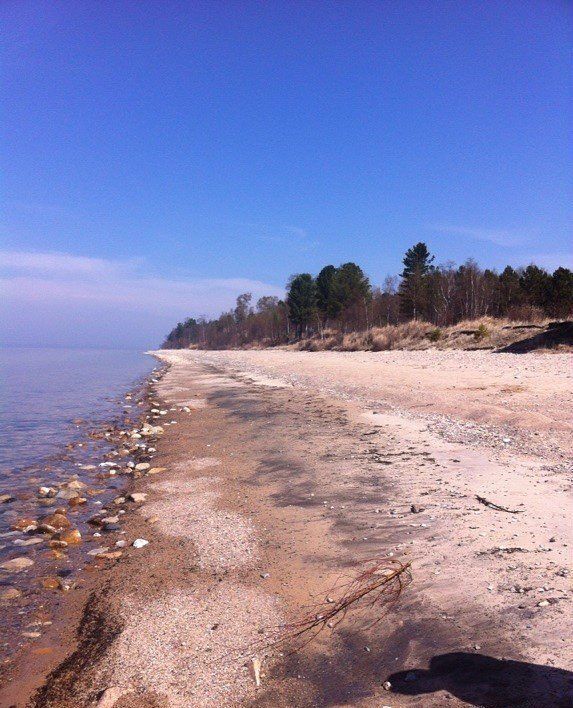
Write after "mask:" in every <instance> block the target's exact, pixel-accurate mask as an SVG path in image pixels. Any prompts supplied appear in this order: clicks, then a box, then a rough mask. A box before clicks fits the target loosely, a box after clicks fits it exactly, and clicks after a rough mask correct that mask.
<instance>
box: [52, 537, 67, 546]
mask: <svg viewBox="0 0 573 708" xmlns="http://www.w3.org/2000/svg"><path fill="white" fill-rule="evenodd" d="M67 545H68V544H67V543H66V541H61V540H58V539H53V540H52V541H49V542H48V546H49V547H50V548H66V547H67Z"/></svg>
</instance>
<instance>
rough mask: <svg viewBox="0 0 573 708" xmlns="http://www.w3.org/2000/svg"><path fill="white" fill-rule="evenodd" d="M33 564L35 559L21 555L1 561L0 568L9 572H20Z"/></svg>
mask: <svg viewBox="0 0 573 708" xmlns="http://www.w3.org/2000/svg"><path fill="white" fill-rule="evenodd" d="M33 565H34V561H33V560H32V559H31V558H26V557H25V556H20V557H19V558H12V560H8V561H4V563H0V568H1V569H2V570H5V571H6V572H8V573H20V572H21V571H22V570H26V568H30V567H31V566H33Z"/></svg>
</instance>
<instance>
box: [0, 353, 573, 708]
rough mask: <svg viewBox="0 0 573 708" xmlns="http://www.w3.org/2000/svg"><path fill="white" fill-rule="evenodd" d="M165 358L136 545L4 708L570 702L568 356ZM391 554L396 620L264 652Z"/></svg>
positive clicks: (101, 567)
mask: <svg viewBox="0 0 573 708" xmlns="http://www.w3.org/2000/svg"><path fill="white" fill-rule="evenodd" d="M156 355H157V356H158V357H159V358H160V359H161V360H163V361H164V362H167V363H168V364H169V370H168V371H167V373H166V374H165V376H164V377H163V378H162V379H161V380H160V381H159V382H158V383H157V384H156V385H154V387H153V389H152V390H153V392H152V394H151V395H152V399H153V398H154V397H155V398H157V400H158V401H160V402H161V405H162V406H164V407H165V408H166V410H168V411H169V412H168V414H167V415H166V416H164V417H163V418H162V424H163V423H166V425H164V433H163V435H162V436H161V437H160V438H159V439H158V442H157V453H156V454H155V455H154V457H153V466H154V467H155V468H160V470H161V468H164V469H162V470H161V471H158V472H157V473H156V474H153V475H148V476H144V477H142V478H141V479H139V480H136V481H135V488H136V489H137V492H140V493H143V494H146V495H147V497H146V498H145V500H144V501H142V502H141V503H139V504H137V505H136V506H137V508H136V510H135V511H131V510H128V513H126V514H125V517H124V521H123V522H122V523H123V527H124V529H125V530H126V531H127V534H126V538H127V539H128V541H129V543H130V544H131V543H132V542H133V540H134V539H136V538H142V539H145V540H147V541H149V543H148V544H147V545H145V546H143V547H141V548H134V547H133V546H131V545H129V546H127V548H126V550H125V552H124V553H123V555H122V557H121V558H120V559H118V560H98V561H97V562H96V563H95V567H96V568H97V570H92V572H91V573H90V574H89V575H90V578H89V582H86V584H85V586H83V588H82V589H81V590H79V591H78V592H77V593H75V596H74V597H73V598H71V599H70V601H69V602H68V606H67V609H66V610H65V612H63V615H62V618H61V621H60V623H55V625H54V629H53V633H54V635H53V636H51V637H47V639H50V640H51V641H52V644H56V643H58V642H59V646H60V650H59V652H57V653H56V654H55V655H53V654H51V655H48V656H47V657H46V658H44V659H42V658H41V657H40V658H39V656H40V655H36V656H28V657H22V658H21V662H20V668H19V670H18V671H16V673H15V674H14V676H13V678H12V681H11V682H10V684H9V685H8V686H7V687H5V689H4V693H3V694H2V696H1V701H0V704H1V705H18V706H24V705H32V706H37V707H39V706H42V707H44V706H58V707H60V708H67V707H70V708H71V707H72V706H73V707H74V708H75V707H80V706H91V705H99V706H100V708H101V707H111V706H116V707H117V708H129V707H135V706H141V707H144V706H146V707H151V706H221V705H228V706H240V705H253V706H312V705H316V706H343V705H345V706H346V705H348V706H350V705H351V706H383V705H386V706H392V707H394V708H396V707H399V706H444V705H448V706H466V705H479V706H488V707H492V708H493V707H494V706H496V707H497V706H511V705H523V706H565V705H570V704H571V703H570V701H571V695H572V694H571V691H572V689H573V686H572V681H573V674H572V673H571V671H572V670H573V651H572V650H573V646H572V644H573V640H572V637H573V632H572V631H571V630H572V629H573V627H572V623H571V589H570V581H569V572H570V570H571V547H572V542H573V539H572V537H571V535H572V534H571V526H570V510H571V496H570V476H571V469H570V460H571V452H572V450H571V441H572V436H571V432H572V427H573V426H572V421H573V416H572V413H573V403H572V399H571V380H572V371H571V366H570V364H571V359H570V357H569V356H568V355H565V354H551V353H535V354H524V355H509V354H493V353H489V352H459V351H456V352H433V351H424V352H381V353H376V354H373V353H364V352H357V353H337V352H322V353H313V354H311V353H305V352H292V351H282V350H271V351H230V352H195V351H161V352H157V353H156ZM172 421H174V422H173V423H172ZM478 497H480V498H481V499H482V500H485V501H486V502H491V503H492V504H494V505H497V506H491V505H488V504H487V503H483V501H479V500H478ZM131 506H132V507H133V505H131ZM499 507H502V508H499ZM130 509H131V507H130ZM504 509H506V510H504ZM507 510H509V511H507ZM511 512H518V513H511ZM383 556H385V557H390V558H392V559H399V560H402V561H404V562H411V563H412V578H413V579H412V582H411V584H410V586H409V587H408V588H406V590H405V591H404V593H403V594H402V596H401V598H400V599H399V600H398V602H397V603H396V604H394V605H392V606H390V607H388V608H387V609H386V611H385V612H384V613H381V612H380V611H379V610H378V608H376V607H373V608H371V609H370V610H367V611H365V612H363V613H356V614H354V613H353V612H352V611H350V612H349V613H348V615H347V617H346V618H345V620H344V622H342V623H341V624H340V625H339V626H338V627H337V628H336V629H334V630H330V629H328V628H327V629H325V631H324V632H322V633H321V634H320V635H319V636H318V637H317V638H316V639H315V640H314V641H313V642H311V643H309V644H308V645H307V646H305V647H304V648H302V649H300V650H299V651H297V652H295V653H290V652H289V646H288V645H287V644H281V643H279V644H273V642H274V641H275V640H276V639H277V638H280V637H281V636H282V635H281V630H280V629H277V628H280V627H281V626H282V625H284V623H285V622H293V621H296V620H297V619H299V618H300V617H302V616H304V614H305V613H306V612H308V611H309V610H310V611H311V612H312V611H313V608H315V607H317V606H318V605H319V604H320V603H322V602H323V601H324V599H325V598H326V597H327V596H329V595H332V596H335V595H336V592H339V590H337V587H339V584H340V581H341V579H350V578H353V577H354V576H355V575H356V573H357V572H358V571H359V570H360V568H362V567H363V562H364V561H365V560H367V559H371V558H378V557H383ZM375 621H377V623H376V624H374V625H373V622H375ZM56 633H59V635H58V636H59V639H57V638H56V637H55V634H56ZM253 658H255V664H253ZM259 662H260V665H261V671H260V673H261V676H260V684H261V685H260V686H257V685H256V682H255V678H254V674H253V668H254V666H255V665H257V666H258V663H259ZM36 689H37V692H36V693H34V691H36ZM568 701H569V702H568Z"/></svg>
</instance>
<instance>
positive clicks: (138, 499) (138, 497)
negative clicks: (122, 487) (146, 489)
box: [128, 492, 147, 504]
mask: <svg viewBox="0 0 573 708" xmlns="http://www.w3.org/2000/svg"><path fill="white" fill-rule="evenodd" d="M128 499H129V500H130V501H132V502H135V503H137V504H140V503H142V502H144V501H145V500H146V499H147V494H144V493H143V492H134V493H133V494H129V495H128Z"/></svg>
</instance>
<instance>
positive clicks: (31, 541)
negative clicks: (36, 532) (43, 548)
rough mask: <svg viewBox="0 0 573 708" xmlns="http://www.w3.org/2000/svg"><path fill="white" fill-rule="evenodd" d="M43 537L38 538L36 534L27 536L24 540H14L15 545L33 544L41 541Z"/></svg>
mask: <svg viewBox="0 0 573 708" xmlns="http://www.w3.org/2000/svg"><path fill="white" fill-rule="evenodd" d="M43 542H44V539H43V538H38V537H37V536H36V537H34V538H28V539H26V540H24V539H23V538H17V539H16V540H15V541H14V545H15V546H35V545H36V544H37V543H43Z"/></svg>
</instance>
